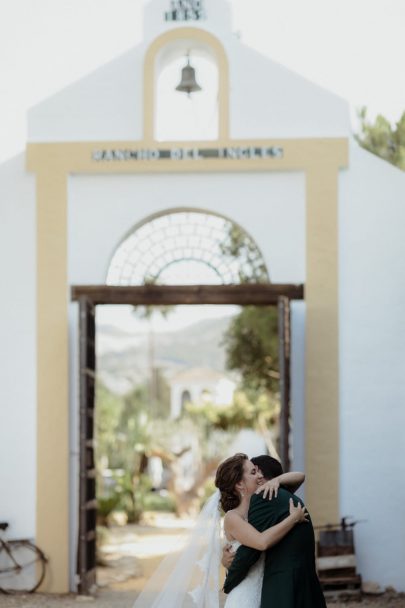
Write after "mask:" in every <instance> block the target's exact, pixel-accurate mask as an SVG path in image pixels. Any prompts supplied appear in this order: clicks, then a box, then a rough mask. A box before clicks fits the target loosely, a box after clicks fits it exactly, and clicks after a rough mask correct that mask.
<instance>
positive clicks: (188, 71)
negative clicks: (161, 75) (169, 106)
mask: <svg viewBox="0 0 405 608" xmlns="http://www.w3.org/2000/svg"><path fill="white" fill-rule="evenodd" d="M176 91H181V92H182V93H187V94H188V95H190V93H195V92H196V91H201V87H200V85H199V84H198V83H197V81H196V79H195V69H194V68H193V67H192V66H191V65H190V60H188V63H187V65H186V66H184V68H183V69H182V70H181V80H180V84H179V85H177V87H176Z"/></svg>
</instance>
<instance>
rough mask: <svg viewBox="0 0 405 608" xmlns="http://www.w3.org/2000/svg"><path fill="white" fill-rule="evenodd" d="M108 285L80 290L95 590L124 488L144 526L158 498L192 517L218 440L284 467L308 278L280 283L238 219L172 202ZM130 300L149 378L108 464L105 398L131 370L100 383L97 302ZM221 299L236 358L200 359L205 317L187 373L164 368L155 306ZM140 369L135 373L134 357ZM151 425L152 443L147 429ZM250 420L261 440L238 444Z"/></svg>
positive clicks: (88, 564)
mask: <svg viewBox="0 0 405 608" xmlns="http://www.w3.org/2000/svg"><path fill="white" fill-rule="evenodd" d="M106 283H107V284H106V285H101V286H77V287H74V288H73V289H72V298H73V300H75V301H77V302H78V303H79V318H80V328H79V341H80V366H79V367H80V370H79V377H80V496H79V543H78V578H79V581H80V584H79V589H80V592H81V593H88V592H89V591H90V590H91V588H92V586H93V585H95V583H96V546H97V516H98V520H100V516H102V515H103V512H104V515H105V514H106V513H107V511H108V508H109V507H111V506H113V503H114V500H115V499H116V498H117V491H116V490H119V491H120V492H121V494H120V496H121V497H122V495H123V493H124V492H125V495H126V498H127V501H126V515H127V516H128V517H130V518H131V519H132V520H133V521H134V522H135V521H136V518H137V516H138V515H139V509H140V505H141V503H142V500H143V498H145V501H146V499H148V500H149V501H151V500H152V499H153V500H152V502H154V504H155V506H156V505H157V504H158V503H159V501H160V503H164V502H165V498H166V499H167V498H168V499H169V500H172V502H173V503H174V506H173V508H174V510H175V511H176V515H184V514H185V513H187V511H190V510H192V509H193V508H196V505H197V507H198V501H199V500H201V498H202V497H203V494H204V484H207V483H208V484H209V478H210V477H212V474H213V473H214V471H215V469H216V468H217V466H218V464H219V462H220V461H221V460H222V459H223V458H225V457H226V456H227V455H229V453H227V452H226V450H225V449H220V448H218V446H219V445H220V444H221V442H222V443H224V441H225V442H226V440H229V441H230V439H229V438H230V437H231V436H232V439H233V440H235V442H234V443H233V447H234V449H233V452H235V451H246V452H250V453H251V455H254V453H255V452H256V451H259V452H262V453H263V452H268V453H270V454H272V455H275V456H277V457H279V458H280V460H281V461H282V463H283V466H284V468H285V470H288V469H289V466H290V456H291V450H290V443H291V425H290V351H291V346H290V344H291V339H290V334H291V311H290V302H291V301H292V300H297V299H298V300H299V299H303V286H302V285H290V284H278V285H277V284H272V283H271V282H270V276H269V272H268V268H267V265H266V263H265V260H264V258H263V255H262V253H261V251H260V249H259V247H258V246H257V244H256V242H255V241H254V239H253V238H252V237H251V236H250V235H249V234H248V233H247V232H246V231H245V230H244V229H243V228H242V227H241V226H240V225H237V224H236V223H235V222H233V221H232V220H231V219H229V218H226V217H223V216H220V215H218V214H215V213H212V212H207V211H203V210H198V209H192V210H190V209H184V208H180V209H173V210H170V211H166V212H165V213H159V214H155V215H153V216H150V217H149V218H146V219H145V220H144V221H143V222H141V223H139V224H138V225H137V226H135V227H134V228H133V229H132V230H131V231H130V232H129V233H128V234H127V235H126V236H125V237H124V238H123V240H122V241H121V242H120V243H119V244H118V246H117V248H116V250H115V252H114V254H113V256H112V258H111V260H110V264H109V268H108V271H107V276H106ZM124 305H126V306H127V307H130V308H131V310H132V314H133V313H134V312H135V316H139V314H141V315H143V317H144V320H146V321H148V323H149V328H148V336H147V339H146V341H145V342H144V344H143V347H142V348H141V350H142V351H143V356H144V360H146V361H147V364H146V369H145V370H144V381H143V382H142V381H140V382H139V381H138V383H137V384H136V383H135V384H136V386H131V387H128V386H127V389H128V391H127V393H128V394H126V396H125V399H124V402H123V401H122V400H121V401H120V403H119V404H117V408H116V410H118V409H119V410H120V412H121V413H120V416H121V418H120V423H119V424H118V425H117V426H116V432H115V435H114V438H113V441H112V445H110V448H109V449H105V450H104V453H103V454H101V460H102V459H104V462H102V461H100V459H98V460H97V462H96V457H95V456H96V455H97V454H95V429H96V428H97V424H98V421H99V417H100V411H101V409H102V404H101V402H100V394H101V392H102V391H104V393H103V394H104V400H105V399H107V401H108V399H109V398H110V397H109V395H108V394H107V395H106V390H108V383H109V382H111V381H112V382H113V383H115V384H116V385H117V383H118V384H119V382H121V384H122V381H123V380H124V385H125V378H124V379H123V377H122V374H121V376H120V373H117V372H119V370H120V369H121V371H122V367H123V365H124V366H125V364H124V362H123V360H122V358H121V359H120V358H119V357H118V359H117V362H116V363H115V364H113V366H112V368H110V370H108V369H104V372H105V373H107V374H108V372H109V371H110V377H109V379H108V378H106V377H104V385H103V386H100V383H97V378H99V377H100V376H97V373H96V372H97V371H98V374H100V370H101V371H103V370H102V367H103V365H102V363H103V359H102V357H101V355H100V352H98V357H99V363H101V365H99V369H98V370H97V369H96V368H97V366H96V358H97V356H96V333H97V334H98V337H99V338H100V328H99V329H98V330H97V323H96V321H97V310H98V311H101V310H105V309H106V308H107V307H108V306H110V307H112V308H113V309H116V308H117V307H119V306H124ZM213 306H215V307H222V308H223V309H224V310H228V311H229V309H230V308H231V307H234V317H233V319H232V320H229V319H228V321H227V327H226V330H224V331H222V334H223V335H222V337H221V339H224V340H225V342H226V341H227V344H226V349H227V366H224V365H222V368H221V365H218V364H214V359H215V355H214V354H213V352H212V351H211V353H210V355H207V359H206V360H204V359H201V357H200V358H198V357H197V358H196V357H195V356H194V357H192V356H191V354H193V355H195V354H196V351H197V350H198V348H199V345H201V344H202V343H203V342H204V339H205V338H206V337H207V335H208V332H209V330H211V329H210V328H208V326H207V325H204V324H203V325H204V326H203V325H201V324H198V323H197V327H196V328H195V335H194V338H192V339H191V338H190V335H189V341H188V349H189V354H188V356H187V357H185V356H182V357H179V359H182V360H183V361H182V363H183V364H182V365H180V366H178V369H176V366H175V365H173V361H172V362H171V369H162V367H164V366H161V365H157V357H156V355H157V353H156V342H155V337H154V335H153V324H152V323H151V320H152V319H153V316H154V311H156V310H159V311H160V312H161V313H163V316H165V315H166V314H167V316H168V318H170V319H173V318H174V317H176V315H177V318H178V317H179V314H178V313H179V309H181V310H182V312H181V313H180V317H186V316H190V315H189V313H190V311H191V310H194V312H196V311H198V310H203V311H204V313H198V312H197V314H196V315H194V318H195V319H196V320H198V321H201V320H202V319H204V318H205V317H206V311H207V309H208V307H213ZM186 311H188V312H186ZM217 316H218V315H217ZM183 322H184V318H183ZM177 342H179V339H177ZM172 350H175V348H174V346H173V344H172ZM193 363H194V364H193ZM114 365H115V367H114ZM131 366H132V369H130V370H127V371H128V373H129V376H131V374H132V373H133V371H134V369H133V368H134V367H136V361H132V362H131ZM167 367H168V366H166V368H167ZM169 367H170V366H169ZM225 367H227V369H225ZM227 371H228V372H229V371H231V372H234V376H233V377H230V376H229V375H227V373H226V372H227ZM127 375H128V374H127ZM145 378H146V379H147V380H146V381H145ZM126 380H128V377H127V378H126ZM138 380H139V379H138ZM132 384H133V385H134V383H132ZM110 388H111V387H110ZM100 391H101V392H100ZM115 392H116V391H115ZM124 392H125V387H124ZM111 398H113V397H111ZM96 404H97V409H96ZM106 415H107V417H108V415H109V413H108V412H107V413H106ZM111 424H112V423H111ZM159 425H160V427H159ZM107 427H108V423H107ZM151 427H153V433H152V435H153V437H154V441H153V442H151V441H150V435H151V434H150V433H149V435H148V431H147V429H148V428H151ZM247 428H250V430H252V431H253V432H254V433H256V434H258V435H260V437H261V439H262V443H261V444H260V446H261V447H260V448H259V447H257V449H256V450H255V449H253V448H252V449H250V448H248V447H245V446H244V444H243V442H242V440H241V438H240V437H239V443H238V442H237V441H236V437H237V435H238V433H237V431H241V430H243V429H245V430H246V429H247ZM107 430H108V429H107ZM107 434H108V433H107ZM232 434H233V435H232ZM224 435H226V439H224ZM157 437H159V441H157V440H156V438H157ZM121 438H122V443H123V444H125V445H126V446H127V448H128V445H129V446H130V450H129V451H130V457H129V460H128V459H126V458H123V457H122V455H121V456H120V451H121V443H120V442H121ZM128 442H129V443H128ZM110 444H111V441H110ZM245 445H246V444H245ZM202 446H205V447H204V449H205V452H207V453H203V452H204V449H202ZM207 446H209V447H208V449H207ZM228 447H229V446H228ZM231 451H232V449H231ZM97 456H98V455H97ZM100 468H101V469H103V471H102V474H101V475H100ZM142 484H144V487H143V486H142ZM100 491H101V494H100ZM151 492H153V496H152V494H151ZM165 493H166V494H165ZM97 498H99V509H98V511H97ZM104 499H105V501H106V502H107V504H106V505H105V504H104V503H103V501H104ZM145 501H144V504H146V502H145ZM167 502H168V500H166V507H167ZM102 506H103V509H102V508H101V507H102ZM104 506H106V508H105V509H104Z"/></svg>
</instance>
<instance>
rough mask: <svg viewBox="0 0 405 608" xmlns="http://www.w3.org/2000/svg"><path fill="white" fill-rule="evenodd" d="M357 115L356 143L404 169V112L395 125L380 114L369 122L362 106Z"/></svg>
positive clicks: (365, 110)
mask: <svg viewBox="0 0 405 608" xmlns="http://www.w3.org/2000/svg"><path fill="white" fill-rule="evenodd" d="M358 116H359V120H360V131H359V133H358V134H357V135H355V138H356V140H357V141H358V143H359V144H360V145H361V146H362V147H363V148H365V149H366V150H368V151H369V152H372V153H373V154H376V155H377V156H380V157H381V158H383V159H384V160H387V161H388V162H389V163H391V164H392V165H395V166H396V167H399V168H400V169H402V170H405V112H404V113H403V114H402V116H401V118H400V119H399V121H398V122H397V123H396V124H395V125H392V124H391V123H390V122H389V120H387V119H386V118H384V116H381V114H379V115H378V116H377V118H376V119H375V120H374V122H370V120H369V119H368V117H367V109H366V108H364V107H363V108H361V110H360V111H359V113H358Z"/></svg>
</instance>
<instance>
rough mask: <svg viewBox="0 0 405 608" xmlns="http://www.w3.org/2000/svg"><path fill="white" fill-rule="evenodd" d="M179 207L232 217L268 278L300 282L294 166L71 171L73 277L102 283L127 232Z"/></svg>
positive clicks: (300, 207)
mask: <svg viewBox="0 0 405 608" xmlns="http://www.w3.org/2000/svg"><path fill="white" fill-rule="evenodd" d="M178 208H189V209H203V210H205V211H208V212H210V211H212V212H214V213H220V214H222V215H224V216H226V217H229V218H230V219H232V220H233V221H235V222H237V223H238V224H240V225H241V226H242V227H243V228H244V229H245V230H246V231H247V232H248V233H249V234H251V236H253V238H254V240H255V242H256V244H257V245H258V246H259V248H260V249H261V251H262V254H263V256H264V259H265V261H266V264H267V267H268V270H269V273H270V279H271V281H272V282H274V283H283V282H284V283H302V282H304V280H305V179H304V174H303V173H299V172H296V173H290V172H286V173H277V174H276V173H275V174H269V173H267V174H266V173H253V174H235V173H230V174H215V175H209V177H208V175H206V174H183V175H181V174H160V175H153V176H148V175H122V176H119V175H112V176H108V175H104V176H100V175H99V176H72V177H70V178H69V280H70V282H71V283H76V284H80V283H81V284H86V283H87V284H88V283H103V282H104V281H105V278H106V273H107V268H108V265H109V261H110V259H111V256H112V254H113V252H114V250H115V248H116V246H117V245H118V243H119V242H120V241H121V240H122V238H123V237H124V236H125V235H126V234H127V232H128V231H129V230H131V228H132V227H134V226H135V225H136V224H137V223H139V222H141V221H144V220H145V219H146V218H147V217H148V216H150V215H152V214H154V213H159V212H163V211H166V210H170V209H178ZM90 241H91V245H90Z"/></svg>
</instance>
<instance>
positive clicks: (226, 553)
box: [221, 545, 235, 570]
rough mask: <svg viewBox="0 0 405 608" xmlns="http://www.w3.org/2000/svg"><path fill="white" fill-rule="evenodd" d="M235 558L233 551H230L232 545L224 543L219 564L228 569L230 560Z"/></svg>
mask: <svg viewBox="0 0 405 608" xmlns="http://www.w3.org/2000/svg"><path fill="white" fill-rule="evenodd" d="M234 558H235V553H234V551H232V546H231V545H225V546H224V548H223V549H222V559H221V564H222V565H223V567H224V568H225V569H226V570H229V568H230V567H231V565H232V562H233V560H234Z"/></svg>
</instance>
